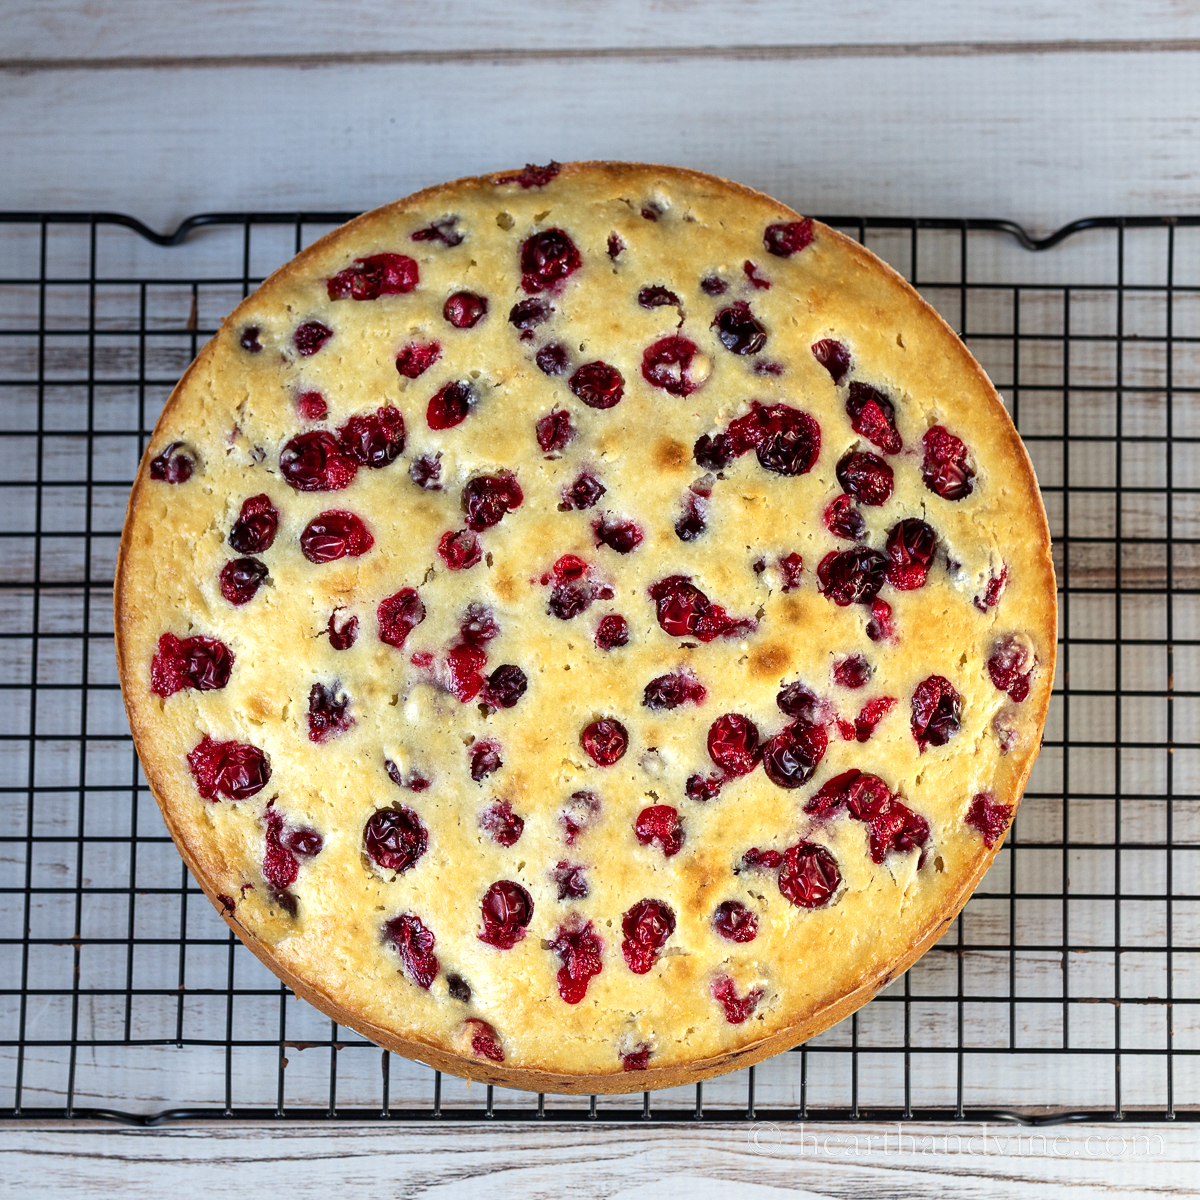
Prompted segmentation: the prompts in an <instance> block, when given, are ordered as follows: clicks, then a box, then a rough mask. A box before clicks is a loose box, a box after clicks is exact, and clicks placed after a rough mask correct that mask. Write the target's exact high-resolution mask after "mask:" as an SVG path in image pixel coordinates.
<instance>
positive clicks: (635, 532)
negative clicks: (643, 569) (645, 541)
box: [592, 513, 642, 554]
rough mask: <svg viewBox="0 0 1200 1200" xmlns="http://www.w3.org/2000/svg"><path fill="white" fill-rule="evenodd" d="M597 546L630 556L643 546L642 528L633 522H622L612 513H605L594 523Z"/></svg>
mask: <svg viewBox="0 0 1200 1200" xmlns="http://www.w3.org/2000/svg"><path fill="white" fill-rule="evenodd" d="M592 532H593V533H594V534H595V535H596V545H597V546H600V545H605V546H608V547H610V548H611V549H613V550H615V551H616V552H617V553H618V554H628V553H629V552H630V551H631V550H635V549H636V548H637V547H638V546H640V545H641V544H642V531H641V528H640V527H639V526H638V525H637V524H636V523H635V522H633V521H622V520H619V519H618V518H616V517H614V516H613V515H612V513H605V514H604V515H603V516H602V517H600V518H599V519H598V520H595V521H593V522H592Z"/></svg>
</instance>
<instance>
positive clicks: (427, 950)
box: [383, 913, 439, 991]
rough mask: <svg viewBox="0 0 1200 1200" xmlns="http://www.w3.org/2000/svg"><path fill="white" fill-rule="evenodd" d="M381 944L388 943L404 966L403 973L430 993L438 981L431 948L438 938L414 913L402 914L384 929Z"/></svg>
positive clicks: (436, 962) (434, 958) (436, 963)
mask: <svg viewBox="0 0 1200 1200" xmlns="http://www.w3.org/2000/svg"><path fill="white" fill-rule="evenodd" d="M383 937H384V941H386V942H391V944H392V945H393V946H395V948H396V953H397V954H399V955H400V961H401V962H402V963H403V964H404V973H405V974H406V975H407V976H408V977H409V979H411V980H412V981H413V983H415V984H416V985H417V986H418V987H422V988H424V989H425V990H426V991H428V990H429V987H430V985H431V984H432V983H433V981H434V980H435V979H436V978H437V973H438V969H439V964H438V960H437V955H435V954H434V952H433V947H434V945H435V944H436V942H437V939H436V938H435V937H434V936H433V931H432V930H431V929H426V928H425V925H424V922H422V920H421V918H420V917H418V916H417V915H416V914H415V913H401V914H400V915H399V916H398V917H393V918H392V919H391V920H390V921H388V922H387V924H386V925H384V927H383Z"/></svg>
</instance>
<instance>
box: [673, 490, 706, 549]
mask: <svg viewBox="0 0 1200 1200" xmlns="http://www.w3.org/2000/svg"><path fill="white" fill-rule="evenodd" d="M707 513H708V502H707V501H706V500H705V499H704V498H703V497H702V496H698V495H697V494H696V493H695V492H693V491H691V490H689V491H687V492H684V494H683V514H682V515H681V516H680V517H679V519H678V520H677V521H676V522H675V536H676V537H677V538H678V539H679V540H680V541H681V542H694V541H695V540H696V539H697V538H698V537H699V536H700V535H701V534H702V533H703V532H704V531H705V530H706V529H707V528H708V520H707Z"/></svg>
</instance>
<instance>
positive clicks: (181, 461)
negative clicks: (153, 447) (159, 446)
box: [150, 442, 196, 483]
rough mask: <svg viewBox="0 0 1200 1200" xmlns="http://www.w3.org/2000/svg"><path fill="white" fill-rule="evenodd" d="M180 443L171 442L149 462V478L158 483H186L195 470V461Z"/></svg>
mask: <svg viewBox="0 0 1200 1200" xmlns="http://www.w3.org/2000/svg"><path fill="white" fill-rule="evenodd" d="M182 447H183V443H182V442H172V443H171V444H170V445H169V446H167V447H166V448H165V449H164V450H163V451H162V452H161V453H160V454H158V455H156V456H155V457H154V458H152V459H151V460H150V478H151V479H157V480H158V481H159V482H160V483H187V481H188V480H189V479H191V477H192V472H193V471H194V470H195V469H196V460H195V459H194V458H193V457H192V456H191V454H189V453H188V452H187V451H186V450H184V449H182Z"/></svg>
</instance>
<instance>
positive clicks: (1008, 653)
mask: <svg viewBox="0 0 1200 1200" xmlns="http://www.w3.org/2000/svg"><path fill="white" fill-rule="evenodd" d="M159 644H160V645H161V642H160V643H159ZM1033 665H1034V658H1033V651H1032V649H1031V648H1030V645H1029V643H1028V642H1027V641H1026V640H1025V639H1024V638H1021V637H1016V636H1014V635H1013V634H1007V635H1006V636H1005V637H1002V638H1000V640H999V641H997V642H996V643H995V644H994V645H993V646H992V652H991V654H990V656H989V657H988V661H987V670H988V676H989V677H990V678H991V681H992V683H993V684H995V686H996V689H997V691H1001V692H1007V693H1008V696H1009V699H1010V700H1014V701H1016V703H1018V704H1020V703H1021V701H1022V700H1024V699H1025V697H1026V696H1028V695H1029V683H1030V680H1031V679H1032V678H1033Z"/></svg>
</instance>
